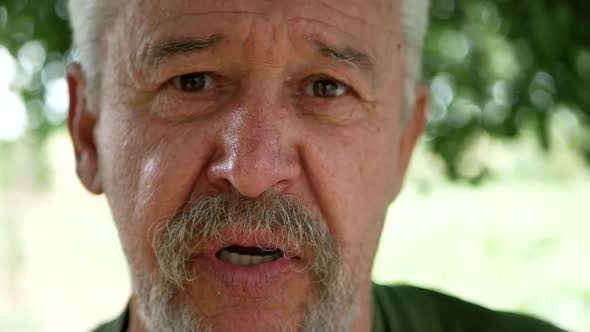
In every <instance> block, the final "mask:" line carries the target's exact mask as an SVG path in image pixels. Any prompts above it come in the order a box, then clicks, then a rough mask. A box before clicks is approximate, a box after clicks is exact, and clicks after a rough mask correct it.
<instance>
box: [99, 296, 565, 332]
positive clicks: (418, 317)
mask: <svg viewBox="0 0 590 332" xmlns="http://www.w3.org/2000/svg"><path fill="white" fill-rule="evenodd" d="M128 321H129V308H127V309H126V310H125V312H123V314H121V316H119V317H118V318H117V319H115V320H113V321H111V322H108V323H106V324H103V325H101V326H100V327H98V328H97V329H96V330H94V332H126V331H127V325H128ZM373 332H564V331H563V330H561V329H559V328H557V327H555V326H553V325H551V324H548V323H545V322H543V321H541V320H538V319H535V318H531V317H527V316H523V315H517V314H513V313H507V312H499V311H493V310H489V309H486V308H484V307H481V306H478V305H476V304H472V303H469V302H465V301H463V300H460V299H457V298H455V297H452V296H449V295H445V294H442V293H438V292H435V291H431V290H427V289H423V288H418V287H411V286H380V285H374V287H373Z"/></svg>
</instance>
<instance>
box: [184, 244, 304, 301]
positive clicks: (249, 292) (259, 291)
mask: <svg viewBox="0 0 590 332" xmlns="http://www.w3.org/2000/svg"><path fill="white" fill-rule="evenodd" d="M216 254H217V251H209V252H208V253H207V254H205V255H203V256H199V257H197V258H196V259H195V263H196V264H198V265H200V266H202V267H204V270H205V272H207V273H209V274H210V275H211V276H212V277H213V278H214V279H216V280H217V281H219V283H220V284H221V286H222V288H223V289H224V290H226V291H227V292H229V293H230V294H232V295H234V296H248V297H264V296H268V295H271V294H272V293H273V292H274V290H275V289H276V287H278V286H280V285H281V284H282V283H283V282H284V281H285V280H286V279H287V278H288V276H289V275H290V274H291V273H292V272H293V267H294V265H295V264H296V262H297V261H298V259H297V258H285V257H281V258H279V259H277V260H275V261H272V262H268V263H263V264H258V265H236V264H230V263H226V262H224V261H222V260H220V259H219V258H217V255H216Z"/></svg>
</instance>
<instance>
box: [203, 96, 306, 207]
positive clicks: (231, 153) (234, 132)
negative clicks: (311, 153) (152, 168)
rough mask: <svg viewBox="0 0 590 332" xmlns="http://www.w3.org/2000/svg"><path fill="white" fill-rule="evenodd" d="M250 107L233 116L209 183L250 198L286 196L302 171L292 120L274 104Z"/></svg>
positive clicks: (227, 123)
mask: <svg viewBox="0 0 590 332" xmlns="http://www.w3.org/2000/svg"><path fill="white" fill-rule="evenodd" d="M253 104H257V106H256V105H253ZM265 104H266V106H260V105H265ZM242 105H244V104H242ZM249 105H250V106H245V107H241V108H238V110H236V111H235V112H231V114H230V115H229V121H227V122H226V125H225V126H224V128H223V129H222V134H221V135H220V136H221V137H220V140H221V142H220V143H221V144H220V148H219V150H218V151H217V153H216V155H217V156H219V157H218V158H216V159H215V160H214V161H213V162H212V163H211V164H210V165H209V167H208V170H207V178H208V181H209V182H210V183H211V184H212V185H213V186H214V187H215V188H217V190H220V191H230V190H235V191H237V192H239V193H240V194H242V195H243V196H245V197H248V198H256V197H258V196H260V195H261V194H263V193H265V192H266V191H271V190H272V191H276V192H283V191H285V190H287V189H288V188H289V187H290V186H291V185H293V183H294V182H295V179H296V178H297V177H298V176H299V174H300V171H301V168H300V166H299V162H298V157H297V152H296V148H295V144H293V142H291V139H290V138H289V137H290V136H292V135H290V133H289V124H288V120H285V117H284V116H283V117H281V116H279V115H278V114H277V113H280V112H277V110H276V109H273V107H272V106H271V105H272V104H270V103H254V102H252V101H251V103H250V104H249ZM273 111H274V112H273Z"/></svg>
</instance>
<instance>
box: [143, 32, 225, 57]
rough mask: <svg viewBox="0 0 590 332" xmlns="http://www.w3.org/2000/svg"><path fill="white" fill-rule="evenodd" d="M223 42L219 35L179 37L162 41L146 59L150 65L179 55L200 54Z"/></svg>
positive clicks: (152, 49)
mask: <svg viewBox="0 0 590 332" xmlns="http://www.w3.org/2000/svg"><path fill="white" fill-rule="evenodd" d="M223 40H224V37H223V36H222V35H220V34H212V35H209V36H207V37H180V38H173V39H167V40H163V41H161V42H159V43H157V44H156V45H154V46H152V47H150V49H149V50H148V55H147V59H148V62H149V63H150V64H152V65H154V64H156V65H157V64H159V63H160V62H162V61H164V60H166V59H169V58H173V57H175V56H177V55H179V54H190V53H195V52H200V51H204V50H208V49H212V48H213V47H215V46H217V45H219V44H220V43H221V42H222V41H223Z"/></svg>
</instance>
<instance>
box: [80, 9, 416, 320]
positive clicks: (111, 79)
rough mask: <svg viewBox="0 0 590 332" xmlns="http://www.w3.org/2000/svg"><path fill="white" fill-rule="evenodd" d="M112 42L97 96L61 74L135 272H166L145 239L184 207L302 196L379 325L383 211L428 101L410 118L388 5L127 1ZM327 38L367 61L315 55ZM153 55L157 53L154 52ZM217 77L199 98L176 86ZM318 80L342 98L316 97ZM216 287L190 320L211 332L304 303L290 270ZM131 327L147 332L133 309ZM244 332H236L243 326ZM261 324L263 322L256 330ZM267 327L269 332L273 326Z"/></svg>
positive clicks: (197, 299)
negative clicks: (236, 197) (205, 44)
mask: <svg viewBox="0 0 590 332" xmlns="http://www.w3.org/2000/svg"><path fill="white" fill-rule="evenodd" d="M116 5H117V6H119V7H120V8H118V10H117V12H118V13H119V15H118V16H117V18H116V20H115V21H114V22H113V23H112V24H110V25H109V28H108V29H109V31H108V34H107V37H106V39H105V41H104V43H105V45H104V64H103V68H104V71H103V75H102V80H101V84H100V86H101V90H100V91H99V93H98V96H96V99H92V97H93V96H89V95H87V94H85V92H86V85H87V84H88V82H87V80H86V78H85V76H84V73H83V72H82V71H81V69H80V68H79V67H77V66H71V67H70V68H69V72H68V82H69V84H70V96H71V109H70V117H69V128H70V132H71V134H72V137H73V141H74V145H75V151H76V157H77V171H78V175H79V177H80V179H81V180H82V182H83V183H84V184H85V186H86V187H87V188H88V190H90V191H91V192H94V193H96V194H100V193H103V192H104V193H105V194H106V197H107V199H108V202H109V204H110V207H111V210H112V214H113V217H114V220H115V222H116V225H117V228H118V230H119V235H120V238H121V242H122V244H123V249H124V251H125V254H126V256H127V258H128V260H129V263H130V265H131V268H132V270H134V271H135V272H153V271H156V270H157V265H156V263H155V259H154V254H153V250H152V248H151V247H150V243H149V239H148V233H149V230H150V228H153V227H154V226H155V225H157V224H158V223H161V222H162V220H164V219H165V218H167V217H169V216H170V215H172V214H173V213H174V212H175V211H176V210H178V209H181V208H182V207H183V206H184V205H185V204H186V202H187V201H188V200H189V199H190V198H192V197H197V196H199V195H203V194H212V193H219V192H224V191H231V190H235V191H237V192H239V193H241V194H242V195H244V196H246V197H250V198H256V197H258V196H260V195H261V194H263V193H265V192H267V191H274V192H276V193H279V194H282V195H288V196H290V197H296V198H297V199H299V200H300V201H302V202H304V203H305V204H306V206H307V207H308V208H309V209H312V210H314V211H316V212H318V213H319V214H320V215H321V216H322V217H323V219H324V220H325V222H326V223H327V225H328V227H329V230H330V232H331V234H332V235H333V236H334V238H335V239H337V241H338V243H339V245H340V247H341V250H342V253H343V255H344V259H345V261H346V263H347V265H348V266H350V267H351V269H352V270H353V272H354V273H355V276H356V279H357V280H358V282H359V294H360V296H361V297H360V302H359V305H360V309H359V310H360V315H359V318H358V319H357V320H356V321H355V323H354V328H353V330H354V331H369V330H370V327H371V315H372V312H371V304H370V303H371V302H370V301H371V298H370V287H371V280H370V273H371V268H372V263H373V257H374V255H375V251H376V247H377V244H378V239H379V235H380V232H381V228H382V224H383V221H384V216H385V213H386V209H387V207H388V205H389V204H390V202H391V201H392V200H393V199H394V198H395V197H396V196H397V194H398V193H399V190H400V186H401V183H402V180H403V176H404V173H405V171H406V167H407V164H408V162H409V159H410V157H411V153H412V149H413V147H414V144H415V142H416V140H417V138H418V136H419V134H420V133H421V132H422V129H423V125H424V111H425V108H426V97H425V95H426V94H425V92H424V90H423V89H422V88H417V91H418V93H417V97H416V100H415V101H413V103H410V104H413V105H414V108H415V110H414V113H413V116H412V117H411V118H409V119H407V120H404V117H403V116H402V113H403V103H404V101H403V95H404V93H403V91H404V82H405V74H404V73H405V65H404V63H405V62H404V54H405V45H404V44H403V34H402V32H401V25H400V23H399V22H400V9H399V4H397V3H396V2H392V1H390V0H346V1H343V0H322V1H319V0H318V1H313V0H298V1H264V0H241V1H218V0H215V1H207V0H203V1H181V0H171V1H149V0H144V1H137V0H136V1H125V2H116ZM213 34H219V35H223V39H222V40H221V41H220V42H219V43H217V44H216V45H215V46H213V47H211V48H210V49H206V50H204V51H198V52H184V53H182V54H177V55H175V56H173V57H170V58H165V59H161V60H160V61H157V62H154V61H152V60H153V59H151V58H150V56H151V55H153V54H152V53H150V50H151V49H153V48H154V47H155V46H156V45H159V43H160V42H161V41H162V40H163V39H166V38H171V37H199V38H205V37H208V36H211V35H213ZM314 39H320V40H321V41H322V42H323V43H325V44H328V45H334V47H344V48H345V47H350V48H354V49H356V50H360V51H361V52H363V53H365V54H366V55H367V56H368V58H369V59H370V61H371V62H372V63H373V65H372V68H371V65H367V64H364V63H360V64H356V65H352V64H350V63H346V62H345V61H336V60H335V59H334V58H333V57H330V56H326V54H325V52H320V51H319V50H318V48H317V47H316V45H315V44H314V43H313V42H312V40H314ZM150 54H151V55H150ZM194 72H206V73H212V74H211V78H210V81H209V83H208V84H209V85H208V87H207V88H206V89H204V90H203V91H199V92H187V91H182V90H181V89H179V88H178V87H177V86H176V85H175V84H174V82H175V81H174V78H175V77H177V76H178V75H185V74H190V73H194ZM318 77H322V78H324V77H327V78H329V79H332V80H337V81H340V82H342V83H344V84H345V85H346V86H348V87H349V88H348V90H347V92H345V93H344V94H342V95H339V96H337V97H334V98H325V97H319V96H316V95H313V94H310V93H309V91H310V89H309V86H310V85H312V84H314V82H315V81H314V80H315V79H316V78H318ZM215 287H216V286H215V282H214V281H213V280H209V279H207V278H205V279H201V280H199V281H198V282H194V283H191V284H189V285H188V286H187V287H186V292H187V296H189V297H190V298H191V303H192V304H193V305H194V307H195V308H194V310H195V311H196V312H198V313H199V314H200V315H201V316H202V317H205V318H206V320H207V322H208V323H210V324H212V325H213V326H214V327H215V328H214V330H215V331H222V330H228V331H230V330H233V329H235V328H237V327H239V329H238V330H240V331H246V330H247V329H246V326H247V327H248V328H251V329H252V331H261V330H264V327H265V326H274V325H272V324H275V323H277V322H278V323H279V324H281V326H283V327H285V328H286V329H289V327H290V326H291V325H289V324H293V327H294V326H295V325H296V324H297V323H298V320H300V319H301V316H302V315H303V312H301V304H302V303H303V302H304V301H305V300H306V298H308V297H309V296H310V294H309V292H310V280H309V276H308V275H306V273H304V272H300V273H293V274H292V275H291V276H290V277H289V279H288V281H287V282H286V283H285V284H283V285H280V287H276V289H275V290H273V292H272V295H271V296H265V297H261V298H249V297H248V296H243V295H235V296H233V295H232V294H221V296H220V293H219V292H216V291H214V290H215ZM131 310H132V313H131V326H130V330H131V331H144V330H145V326H144V324H143V323H142V321H141V319H139V317H138V315H137V312H136V311H137V310H136V306H135V305H133V300H132V307H131ZM236 322H239V324H237V325H236ZM257 324H258V325H257ZM265 324H267V325H265Z"/></svg>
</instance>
